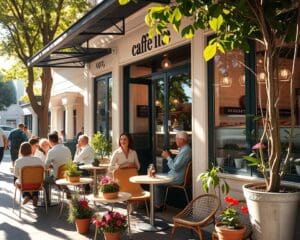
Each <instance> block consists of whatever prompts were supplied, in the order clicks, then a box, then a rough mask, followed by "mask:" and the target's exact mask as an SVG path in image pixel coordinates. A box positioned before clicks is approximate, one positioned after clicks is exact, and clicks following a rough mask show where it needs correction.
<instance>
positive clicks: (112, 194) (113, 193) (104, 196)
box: [103, 192, 119, 199]
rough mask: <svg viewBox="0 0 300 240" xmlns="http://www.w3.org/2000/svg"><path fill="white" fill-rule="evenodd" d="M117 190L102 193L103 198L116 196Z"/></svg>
mask: <svg viewBox="0 0 300 240" xmlns="http://www.w3.org/2000/svg"><path fill="white" fill-rule="evenodd" d="M118 195H119V192H111V193H103V198H105V199H115V198H118Z"/></svg>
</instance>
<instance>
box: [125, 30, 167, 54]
mask: <svg viewBox="0 0 300 240" xmlns="http://www.w3.org/2000/svg"><path fill="white" fill-rule="evenodd" d="M163 45H165V43H164V42H163V41H162V36H161V35H156V36H154V37H153V38H149V35H148V33H146V34H144V35H143V36H142V37H141V40H140V42H138V43H136V44H133V45H132V48H131V54H132V56H138V55H140V54H142V53H146V52H148V51H151V50H152V49H155V48H158V47H161V46H163Z"/></svg>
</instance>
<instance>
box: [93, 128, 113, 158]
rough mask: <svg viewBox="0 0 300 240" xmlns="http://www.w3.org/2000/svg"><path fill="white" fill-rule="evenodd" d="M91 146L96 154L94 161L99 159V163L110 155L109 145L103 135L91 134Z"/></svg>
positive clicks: (98, 133)
mask: <svg viewBox="0 0 300 240" xmlns="http://www.w3.org/2000/svg"><path fill="white" fill-rule="evenodd" d="M91 144H92V147H93V149H94V151H95V153H96V156H95V159H96V158H97V159H99V160H100V162H101V161H103V160H105V157H106V156H108V155H109V154H110V153H111V144H110V142H109V141H107V139H106V137H105V135H104V134H103V133H100V132H97V133H95V134H93V136H92V140H91Z"/></svg>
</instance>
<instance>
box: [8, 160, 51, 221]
mask: <svg viewBox="0 0 300 240" xmlns="http://www.w3.org/2000/svg"><path fill="white" fill-rule="evenodd" d="M17 189H19V190H20V197H19V206H20V208H19V217H21V212H22V211H21V208H22V205H21V195H22V193H23V192H29V193H32V192H37V191H40V190H42V191H43V194H44V202H45V210H46V214H47V210H48V209H47V198H46V191H45V188H44V167H43V166H40V165H38V166H25V167H22V168H21V174H20V178H19V179H17V180H16V182H15V194H14V202H13V211H14V209H15V201H16V194H17Z"/></svg>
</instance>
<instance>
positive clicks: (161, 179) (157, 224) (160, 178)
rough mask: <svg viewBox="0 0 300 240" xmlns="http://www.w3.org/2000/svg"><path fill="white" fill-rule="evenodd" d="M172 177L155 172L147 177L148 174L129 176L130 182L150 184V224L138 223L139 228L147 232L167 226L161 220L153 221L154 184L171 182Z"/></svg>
mask: <svg viewBox="0 0 300 240" xmlns="http://www.w3.org/2000/svg"><path fill="white" fill-rule="evenodd" d="M172 180H173V178H172V177H169V176H167V175H159V174H157V175H156V176H155V177H149V176H148V175H138V176H133V177H131V178H129V181H130V182H133V183H141V184H149V185H150V224H142V225H140V229H141V230H144V231H148V232H157V231H161V230H163V229H166V228H167V227H168V224H166V223H165V222H163V221H155V215H154V185H156V184H165V183H169V182H172Z"/></svg>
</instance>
